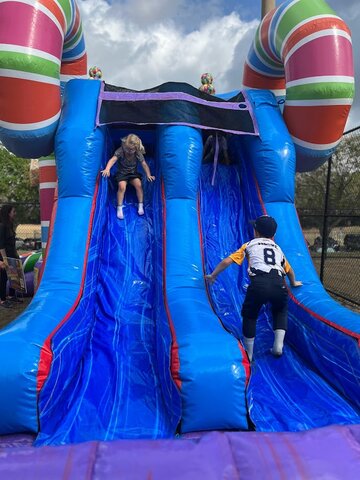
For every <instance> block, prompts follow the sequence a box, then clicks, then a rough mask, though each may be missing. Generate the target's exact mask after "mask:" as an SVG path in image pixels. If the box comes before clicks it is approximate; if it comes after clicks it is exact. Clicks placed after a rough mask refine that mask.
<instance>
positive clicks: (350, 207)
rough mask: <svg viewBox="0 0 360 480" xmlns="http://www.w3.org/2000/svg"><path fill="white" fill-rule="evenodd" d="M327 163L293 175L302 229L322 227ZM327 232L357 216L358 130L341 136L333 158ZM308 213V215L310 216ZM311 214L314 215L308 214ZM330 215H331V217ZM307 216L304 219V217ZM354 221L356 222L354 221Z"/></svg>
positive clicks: (359, 176)
mask: <svg viewBox="0 0 360 480" xmlns="http://www.w3.org/2000/svg"><path fill="white" fill-rule="evenodd" d="M327 175H328V164H327V163H326V164H325V165H322V166H321V167H320V168H318V169H317V170H315V171H312V172H306V173H298V174H297V175H296V206H297V209H298V211H299V213H300V214H302V215H303V216H304V217H303V220H302V226H303V228H310V227H318V228H320V229H321V225H322V218H320V215H322V214H323V213H324V207H325V196H326V186H327ZM328 212H329V215H330V216H329V219H328V220H329V231H330V230H331V229H332V228H334V227H335V226H337V225H345V224H346V222H347V221H348V219H346V218H344V217H345V216H347V217H348V218H349V217H358V219H357V220H358V221H359V216H360V132H359V131H356V132H354V134H350V135H347V136H344V137H343V139H342V141H341V144H340V146H339V148H338V149H337V151H336V153H335V154H334V155H333V157H332V163H331V176H330V190H329V204H328ZM309 215H310V216H309ZM311 215H314V216H311ZM331 215H333V217H332V216H331ZM305 216H306V218H305ZM352 223H353V224H354V221H352ZM355 223H356V221H355Z"/></svg>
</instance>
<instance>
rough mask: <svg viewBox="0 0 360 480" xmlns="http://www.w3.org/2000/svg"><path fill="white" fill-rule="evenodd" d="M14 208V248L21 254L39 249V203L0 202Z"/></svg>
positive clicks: (0, 204)
mask: <svg viewBox="0 0 360 480" xmlns="http://www.w3.org/2000/svg"><path fill="white" fill-rule="evenodd" d="M3 205H11V206H13V207H14V208H15V210H16V217H15V227H16V249H17V251H18V252H19V253H20V254H21V253H24V252H28V251H32V250H40V249H41V225H40V204H39V203H19V202H18V203H7V204H4V203H0V208H1V207H2V206H3Z"/></svg>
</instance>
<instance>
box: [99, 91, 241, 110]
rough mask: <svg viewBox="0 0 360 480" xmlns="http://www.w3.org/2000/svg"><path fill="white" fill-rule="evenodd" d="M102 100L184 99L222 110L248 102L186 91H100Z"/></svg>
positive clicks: (236, 108)
mask: <svg viewBox="0 0 360 480" xmlns="http://www.w3.org/2000/svg"><path fill="white" fill-rule="evenodd" d="M100 98H101V99H102V100H110V101H111V100H112V101H119V102H126V101H129V102H140V101H146V100H158V101H159V100H161V101H166V100H186V101H187V102H191V103H198V104H200V105H206V106H208V107H215V108H221V109H223V110H248V108H249V103H246V102H239V103H234V102H226V101H224V102H212V101H211V100H203V99H201V98H197V97H193V96H192V95H189V94H188V93H183V92H158V93H134V92H103V93H100ZM240 105H246V109H245V108H240V107H239V106H240Z"/></svg>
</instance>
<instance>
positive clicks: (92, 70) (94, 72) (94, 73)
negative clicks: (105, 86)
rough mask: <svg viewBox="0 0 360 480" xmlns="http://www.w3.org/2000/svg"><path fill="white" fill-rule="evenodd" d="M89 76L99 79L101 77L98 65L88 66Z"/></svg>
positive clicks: (92, 78)
mask: <svg viewBox="0 0 360 480" xmlns="http://www.w3.org/2000/svg"><path fill="white" fill-rule="evenodd" d="M89 77H90V79H91V80H100V79H101V77H102V71H101V69H100V68H99V67H91V68H89Z"/></svg>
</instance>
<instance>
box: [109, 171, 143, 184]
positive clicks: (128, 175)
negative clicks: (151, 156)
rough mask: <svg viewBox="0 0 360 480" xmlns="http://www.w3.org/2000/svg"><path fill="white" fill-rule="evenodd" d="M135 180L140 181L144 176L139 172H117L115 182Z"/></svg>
mask: <svg viewBox="0 0 360 480" xmlns="http://www.w3.org/2000/svg"><path fill="white" fill-rule="evenodd" d="M134 178H139V179H140V180H141V179H142V175H141V173H139V172H134V173H126V174H124V173H121V172H117V173H116V174H115V180H116V182H117V183H119V182H128V181H129V180H133V179H134Z"/></svg>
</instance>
